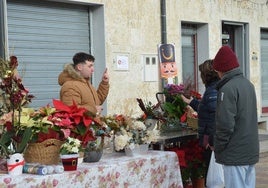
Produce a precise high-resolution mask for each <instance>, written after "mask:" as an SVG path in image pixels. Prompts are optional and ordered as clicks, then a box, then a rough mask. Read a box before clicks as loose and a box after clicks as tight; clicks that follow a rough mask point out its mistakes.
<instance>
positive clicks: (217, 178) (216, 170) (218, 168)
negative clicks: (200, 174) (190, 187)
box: [206, 151, 224, 188]
mask: <svg viewBox="0 0 268 188" xmlns="http://www.w3.org/2000/svg"><path fill="white" fill-rule="evenodd" d="M206 184H207V188H223V187H224V174H223V167H222V165H221V164H219V163H216V160H215V154H214V151H212V153H211V158H210V162H209V167H208V173H207V181H206Z"/></svg>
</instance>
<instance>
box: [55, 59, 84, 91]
mask: <svg viewBox="0 0 268 188" xmlns="http://www.w3.org/2000/svg"><path fill="white" fill-rule="evenodd" d="M71 80H79V81H83V82H86V80H85V79H84V78H83V77H82V76H81V75H80V74H79V72H77V71H76V70H75V69H74V66H73V64H67V65H65V66H64V69H63V71H62V72H61V73H60V75H59V77H58V83H59V85H60V86H62V85H63V84H64V83H65V82H67V81H71Z"/></svg>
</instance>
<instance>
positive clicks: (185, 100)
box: [181, 94, 193, 104]
mask: <svg viewBox="0 0 268 188" xmlns="http://www.w3.org/2000/svg"><path fill="white" fill-rule="evenodd" d="M181 98H182V100H183V101H184V102H185V103H186V104H190V102H191V101H192V100H193V97H190V99H188V98H187V97H185V96H184V95H183V94H181Z"/></svg>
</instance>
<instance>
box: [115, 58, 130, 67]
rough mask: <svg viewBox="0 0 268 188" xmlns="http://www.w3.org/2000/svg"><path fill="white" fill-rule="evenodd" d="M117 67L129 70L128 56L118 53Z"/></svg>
mask: <svg viewBox="0 0 268 188" xmlns="http://www.w3.org/2000/svg"><path fill="white" fill-rule="evenodd" d="M116 69H117V70H128V56H127V55H117V56H116Z"/></svg>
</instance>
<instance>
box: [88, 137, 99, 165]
mask: <svg viewBox="0 0 268 188" xmlns="http://www.w3.org/2000/svg"><path fill="white" fill-rule="evenodd" d="M103 145H104V138H102V137H98V138H97V139H96V140H95V141H91V142H89V143H88V144H87V147H86V148H85V152H84V159H83V162H86V163H92V162H98V161H99V160H100V159H101V157H102V154H103Z"/></svg>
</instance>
